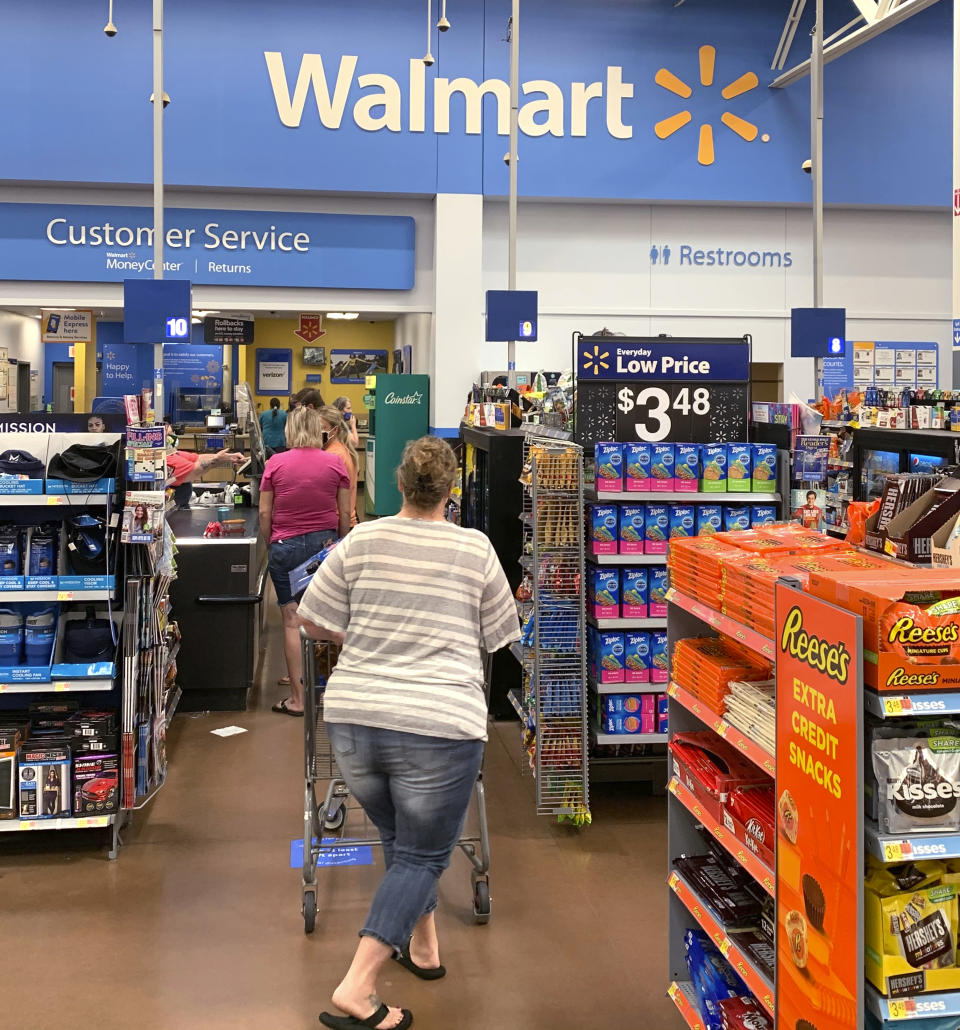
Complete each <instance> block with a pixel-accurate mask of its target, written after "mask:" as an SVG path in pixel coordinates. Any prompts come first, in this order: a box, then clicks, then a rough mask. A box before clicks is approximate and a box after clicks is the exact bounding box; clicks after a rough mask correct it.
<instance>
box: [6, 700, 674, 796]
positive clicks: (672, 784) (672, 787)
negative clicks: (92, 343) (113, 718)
mask: <svg viewBox="0 0 960 1030" xmlns="http://www.w3.org/2000/svg"><path fill="white" fill-rule="evenodd" d="M2 689H3V688H2V687H0V690H2ZM668 790H669V791H670V793H671V794H674V795H676V794H677V793H678V792H679V790H680V782H679V780H677V778H676V777H674V778H673V779H672V780H671V781H670V785H669V787H668Z"/></svg>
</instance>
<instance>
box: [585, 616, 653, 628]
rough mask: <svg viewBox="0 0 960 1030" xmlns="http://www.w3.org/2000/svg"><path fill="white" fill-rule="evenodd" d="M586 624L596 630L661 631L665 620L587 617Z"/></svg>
mask: <svg viewBox="0 0 960 1030" xmlns="http://www.w3.org/2000/svg"><path fill="white" fill-rule="evenodd" d="M587 622H588V623H589V624H590V625H591V626H595V627H596V628H597V629H663V628H664V627H665V626H666V625H667V620H666V619H595V618H594V617H593V616H592V615H589V614H588V615H587Z"/></svg>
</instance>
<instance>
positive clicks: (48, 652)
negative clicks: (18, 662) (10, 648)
mask: <svg viewBox="0 0 960 1030" xmlns="http://www.w3.org/2000/svg"><path fill="white" fill-rule="evenodd" d="M56 635H57V612H56V609H55V608H44V609H42V610H41V611H37V612H33V613H32V614H31V615H28V616H27V617H26V618H25V619H24V638H23V639H24V665H49V664H50V661H51V656H52V655H53V641H54V639H55V638H56Z"/></svg>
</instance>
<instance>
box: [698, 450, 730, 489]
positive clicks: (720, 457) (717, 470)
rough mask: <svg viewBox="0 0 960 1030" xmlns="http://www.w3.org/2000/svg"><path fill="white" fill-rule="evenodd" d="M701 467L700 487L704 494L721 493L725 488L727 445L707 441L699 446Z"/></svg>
mask: <svg viewBox="0 0 960 1030" xmlns="http://www.w3.org/2000/svg"><path fill="white" fill-rule="evenodd" d="M700 464H701V466H702V468H703V472H702V476H703V478H702V479H701V481H700V489H701V490H702V491H703V493H705V494H722V493H726V490H727V445H726V444H725V443H708V444H704V445H703V446H702V447H701V448H700Z"/></svg>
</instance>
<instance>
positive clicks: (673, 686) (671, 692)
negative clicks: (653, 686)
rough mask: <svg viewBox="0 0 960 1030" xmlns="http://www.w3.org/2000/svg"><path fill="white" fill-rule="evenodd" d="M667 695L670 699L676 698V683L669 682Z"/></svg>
mask: <svg viewBox="0 0 960 1030" xmlns="http://www.w3.org/2000/svg"><path fill="white" fill-rule="evenodd" d="M667 693H668V694H669V695H670V696H671V697H676V696H677V685H676V683H672V682H671V684H670V685H669V686H668V687H667Z"/></svg>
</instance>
